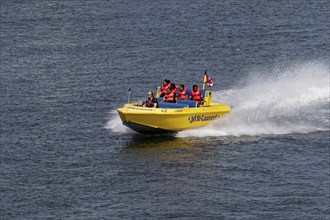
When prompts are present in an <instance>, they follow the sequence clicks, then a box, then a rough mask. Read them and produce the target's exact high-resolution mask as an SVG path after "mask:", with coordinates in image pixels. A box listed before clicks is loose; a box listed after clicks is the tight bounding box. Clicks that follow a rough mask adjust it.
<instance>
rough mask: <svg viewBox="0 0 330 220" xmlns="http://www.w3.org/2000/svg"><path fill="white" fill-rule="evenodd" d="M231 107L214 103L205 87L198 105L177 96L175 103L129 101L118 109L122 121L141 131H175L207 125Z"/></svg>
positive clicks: (227, 111)
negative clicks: (155, 105)
mask: <svg viewBox="0 0 330 220" xmlns="http://www.w3.org/2000/svg"><path fill="white" fill-rule="evenodd" d="M230 110H231V108H230V106H228V105H226V104H220V103H213V102H212V93H211V92H210V91H205V94H204V102H203V104H202V105H200V106H197V102H195V101H192V100H179V102H178V103H167V102H159V108H148V107H142V104H135V103H130V104H125V105H124V106H123V107H122V108H119V109H117V111H118V113H119V116H120V118H121V120H122V122H123V124H124V125H125V126H127V127H129V128H131V129H133V130H135V131H137V132H140V133H164V132H177V131H182V130H186V129H191V128H197V127H202V126H206V125H208V124H210V123H211V122H213V121H214V120H217V119H219V118H221V117H223V116H224V115H225V114H227V113H229V112H230Z"/></svg>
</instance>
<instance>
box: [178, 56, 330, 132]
mask: <svg viewBox="0 0 330 220" xmlns="http://www.w3.org/2000/svg"><path fill="white" fill-rule="evenodd" d="M329 70H330V67H329V64H328V63H320V62H308V63H300V64H296V65H293V66H290V67H284V68H278V67H277V68H274V69H273V70H271V71H269V70H268V71H255V72H253V73H251V74H249V76H248V77H247V78H245V79H244V82H240V83H239V84H240V85H239V86H237V88H233V89H231V90H227V91H217V92H213V100H214V101H215V102H222V103H226V104H229V105H231V106H232V111H231V113H230V114H229V115H228V116H226V117H225V118H223V119H221V120H218V121H215V122H214V123H212V124H210V125H209V126H207V127H203V128H199V129H193V130H186V131H182V132H179V133H178V134H177V136H178V137H190V136H193V137H205V136H242V135H248V136H255V135H271V134H275V135H276V134H289V133H309V132H315V131H327V130H329V129H330V128H329V127H330V125H329V117H330V101H329V100H330V93H329V84H330V82H329V75H330V73H329V72H330V71H329Z"/></svg>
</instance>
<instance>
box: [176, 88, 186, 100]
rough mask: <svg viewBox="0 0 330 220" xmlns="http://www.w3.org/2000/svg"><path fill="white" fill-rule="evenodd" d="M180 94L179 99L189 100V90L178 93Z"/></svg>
mask: <svg viewBox="0 0 330 220" xmlns="http://www.w3.org/2000/svg"><path fill="white" fill-rule="evenodd" d="M178 94H179V99H183V100H185V99H187V88H184V89H183V91H180V90H179V92H178Z"/></svg>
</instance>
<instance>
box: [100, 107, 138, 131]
mask: <svg viewBox="0 0 330 220" xmlns="http://www.w3.org/2000/svg"><path fill="white" fill-rule="evenodd" d="M104 128H105V129H109V130H110V131H112V132H114V133H134V131H133V130H131V129H129V128H127V127H125V126H124V125H123V123H122V121H121V119H120V117H119V115H118V113H117V112H116V111H114V110H113V111H111V112H110V118H109V121H108V122H107V124H106V125H105V126H104Z"/></svg>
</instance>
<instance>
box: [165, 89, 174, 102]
mask: <svg viewBox="0 0 330 220" xmlns="http://www.w3.org/2000/svg"><path fill="white" fill-rule="evenodd" d="M174 101H175V100H174V93H173V91H172V92H171V93H170V94H168V93H167V94H166V95H165V102H174Z"/></svg>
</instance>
